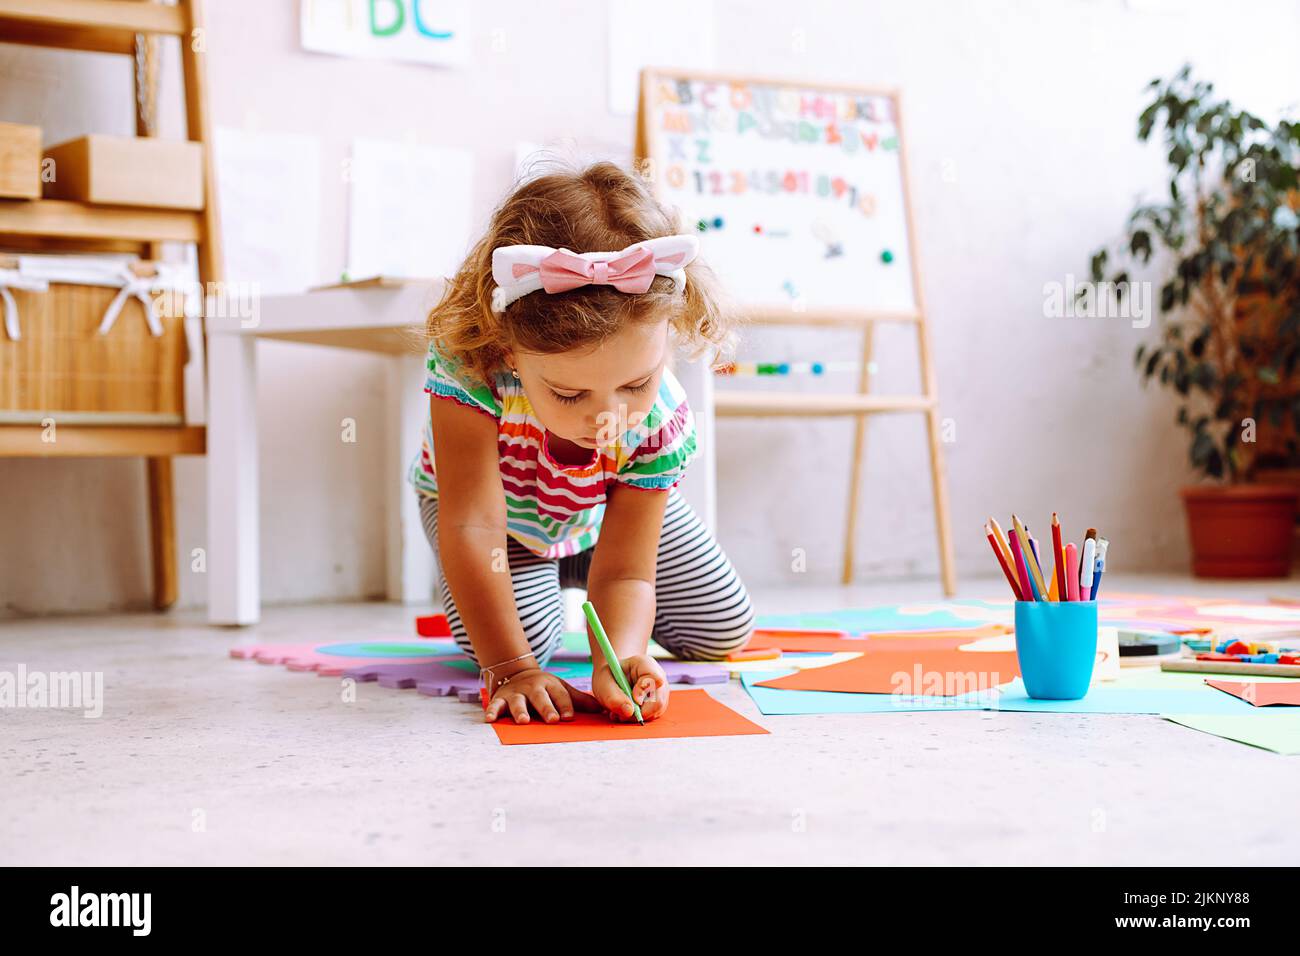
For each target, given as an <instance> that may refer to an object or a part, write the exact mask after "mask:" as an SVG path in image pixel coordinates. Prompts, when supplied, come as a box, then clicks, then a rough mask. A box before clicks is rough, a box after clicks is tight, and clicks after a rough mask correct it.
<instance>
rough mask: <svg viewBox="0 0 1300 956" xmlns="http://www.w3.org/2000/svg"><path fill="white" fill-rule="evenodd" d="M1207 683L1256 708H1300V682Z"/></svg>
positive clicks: (1209, 681) (1215, 681)
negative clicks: (1275, 706) (1280, 706)
mask: <svg viewBox="0 0 1300 956" xmlns="http://www.w3.org/2000/svg"><path fill="white" fill-rule="evenodd" d="M1205 683H1207V684H1209V685H1210V686H1211V687H1213V688H1215V689H1216V690H1221V691H1223V692H1224V693H1227V694H1231V695H1232V696H1233V697H1240V698H1241V699H1242V700H1244V701H1246V702H1247V703H1249V704H1254V705H1255V706H1256V707H1272V706H1274V705H1282V706H1289V707H1300V680H1298V681H1235V680H1209V679H1207V680H1206V681H1205Z"/></svg>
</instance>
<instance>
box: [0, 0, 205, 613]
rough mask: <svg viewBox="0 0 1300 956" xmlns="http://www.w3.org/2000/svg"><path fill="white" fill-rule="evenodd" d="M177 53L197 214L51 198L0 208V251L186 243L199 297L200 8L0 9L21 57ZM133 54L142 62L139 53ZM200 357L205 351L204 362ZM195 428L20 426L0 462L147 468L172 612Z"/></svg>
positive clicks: (182, 2) (201, 442) (45, 4)
mask: <svg viewBox="0 0 1300 956" xmlns="http://www.w3.org/2000/svg"><path fill="white" fill-rule="evenodd" d="M164 36H167V37H175V38H176V39H177V41H178V43H179V44H180V59H181V69H182V79H183V84H184V89H185V122H186V135H187V138H188V139H190V140H191V141H193V142H198V143H201V144H203V152H204V174H203V179H204V206H203V208H202V209H199V210H174V209H155V208H135V207H124V206H96V205H93V204H90V203H81V202H70V201H65V200H58V199H33V200H15V199H0V245H3V247H4V248H6V249H9V250H23V251H30V252H132V253H136V254H138V255H141V256H143V257H145V258H149V259H153V258H157V255H156V253H157V251H158V249H159V248H160V244H161V243H163V242H192V243H194V244H195V246H196V249H197V252H198V271H199V281H200V283H202V284H203V287H204V288H205V289H206V288H208V283H210V282H217V281H219V280H220V279H221V271H222V267H221V247H220V229H219V226H218V220H217V194H216V177H215V175H214V170H213V165H212V148H211V143H212V129H211V121H210V118H209V114H208V81H207V68H206V66H205V61H206V55H205V53H204V50H205V49H206V43H207V42H208V37H207V36H206V33H205V26H204V20H203V7H202V0H176V3H175V5H170V6H169V5H164V4H161V3H154V2H152V0H0V41H4V42H6V43H24V44H29V45H33V46H45V47H55V48H61V49H68V50H85V51H92V52H97V53H115V54H123V55H125V56H126V57H128V58H133V57H137V56H142V60H143V61H144V62H145V63H151V62H153V57H152V53H151V52H150V50H151V48H152V47H153V45H154V43H155V38H157V37H164ZM141 47H144V48H145V50H144V53H143V54H141V52H140V50H141ZM133 76H134V78H135V83H136V84H137V88H136V100H137V106H138V108H137V110H136V132H137V133H138V134H139V135H150V134H151V133H152V128H151V124H150V117H149V116H148V115H146V113H147V112H148V110H146V109H143V108H140V104H142V103H144V102H145V101H146V98H144V97H142V96H141V93H142V90H141V89H140V88H139V84H140V82H141V78H142V71H139V70H133ZM204 355H205V358H206V350H205V352H204ZM205 448H206V429H205V428H204V427H203V426H201V425H197V426H196V425H186V424H181V425H175V426H150V425H114V424H103V425H83V424H71V423H68V424H61V425H59V426H58V441H57V442H54V443H44V442H42V441H41V429H40V428H39V427H35V426H32V425H0V457H49V456H59V457H87V458H89V457H94V458H103V457H142V458H144V459H145V460H146V463H147V469H148V487H149V513H150V542H151V554H152V563H153V580H154V605H155V606H156V607H158V608H160V609H161V608H165V607H168V606H170V605H171V604H173V603H174V602H175V600H176V593H177V567H176V544H175V537H176V529H175V509H174V502H173V495H172V482H173V478H172V457H173V456H175V455H202V454H203V453H204V451H205Z"/></svg>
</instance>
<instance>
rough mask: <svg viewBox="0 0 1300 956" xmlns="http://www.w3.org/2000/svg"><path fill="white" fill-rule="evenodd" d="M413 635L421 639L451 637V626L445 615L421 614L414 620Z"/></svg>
mask: <svg viewBox="0 0 1300 956" xmlns="http://www.w3.org/2000/svg"><path fill="white" fill-rule="evenodd" d="M415 633H416V634H419V635H420V636H421V637H451V624H450V623H449V622H448V621H447V615H445V614H422V615H420V616H419V617H417V618H416V619H415Z"/></svg>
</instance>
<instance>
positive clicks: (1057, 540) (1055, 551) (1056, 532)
mask: <svg viewBox="0 0 1300 956" xmlns="http://www.w3.org/2000/svg"><path fill="white" fill-rule="evenodd" d="M1052 560H1053V561H1055V562H1056V567H1055V569H1054V570H1055V572H1056V573H1055V574H1054V575H1053V576H1052V578H1053V581H1052V584H1053V587H1054V589H1055V591H1056V593H1057V594H1058V595H1060V596H1059V597H1058V598H1057V600H1060V601H1066V600H1069V591H1068V589H1067V588H1066V585H1065V552H1064V551H1062V550H1061V521H1060V519H1059V518H1058V517H1057V516H1056V512H1055V511H1053V512H1052Z"/></svg>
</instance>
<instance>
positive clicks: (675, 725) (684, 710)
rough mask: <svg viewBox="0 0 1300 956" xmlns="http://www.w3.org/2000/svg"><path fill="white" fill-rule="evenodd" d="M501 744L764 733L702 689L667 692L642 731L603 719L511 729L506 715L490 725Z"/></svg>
mask: <svg viewBox="0 0 1300 956" xmlns="http://www.w3.org/2000/svg"><path fill="white" fill-rule="evenodd" d="M492 729H493V730H495V731H496V732H497V737H498V738H500V740H501V742H502V743H503V744H567V743H577V742H579V741H585V740H653V739H659V738H664V737H735V736H740V735H743V734H765V733H767V731H766V730H764V729H763V728H762V727H760V726H759V725H758V724H756V723H754V722H753V721H752V720H747V719H746V718H744V717H742V716H740V714H738V713H736V712H735V711H734V710H732V709H731V708H730V707H728V706H727V705H726V704H724V703H722V702H721V701H719V700H717V699H716V698H715V697H714V696H713V695H712V694H710V693H709V692H708V691H707V690H703V689H697V690H673V691H672V696H671V697H669V699H668V713H666V714H664V715H663V716H662V717H660V718H659V719H658V720H648V721H646V723H645V725H644V726H642V725H640V724H638V723H636V722H635V721H633V722H632V723H630V724H623V723H618V722H617V721H614V720H611V719H610V718H609V717H608V716H606V715H605V714H584V713H578V714H576V715H574V718H573V720H569V721H562V722H560V723H558V724H548V723H546V722H545V721H541V720H538V719H537V718H536V717H534V718H533V719H532V721H530V722H529V723H526V724H516V723H515V722H514V721H513V720H511V719H510V717H509V716H504V717H499V718H497V720H496V722H495V723H493V724H492Z"/></svg>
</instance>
